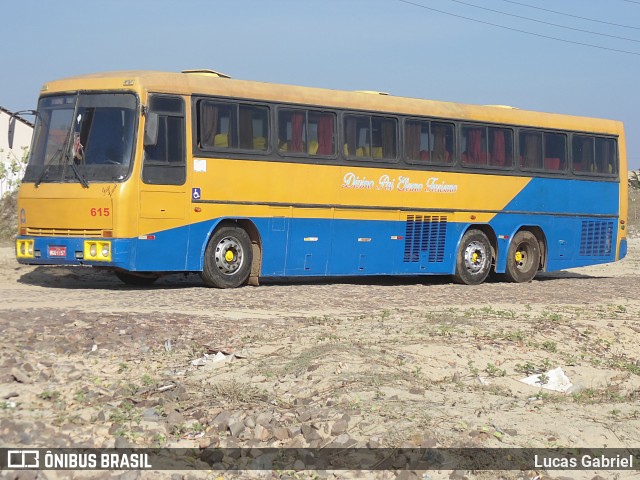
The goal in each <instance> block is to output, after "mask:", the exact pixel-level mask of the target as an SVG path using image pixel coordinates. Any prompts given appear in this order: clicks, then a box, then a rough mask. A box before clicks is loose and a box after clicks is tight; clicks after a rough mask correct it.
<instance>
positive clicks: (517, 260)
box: [516, 252, 522, 262]
mask: <svg viewBox="0 0 640 480" xmlns="http://www.w3.org/2000/svg"><path fill="white" fill-rule="evenodd" d="M521 261H522V252H516V262H521Z"/></svg>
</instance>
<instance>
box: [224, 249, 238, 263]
mask: <svg viewBox="0 0 640 480" xmlns="http://www.w3.org/2000/svg"><path fill="white" fill-rule="evenodd" d="M234 257H235V255H234V254H233V252H232V251H231V250H227V253H225V254H224V259H225V260H226V261H227V262H232V261H233V258H234Z"/></svg>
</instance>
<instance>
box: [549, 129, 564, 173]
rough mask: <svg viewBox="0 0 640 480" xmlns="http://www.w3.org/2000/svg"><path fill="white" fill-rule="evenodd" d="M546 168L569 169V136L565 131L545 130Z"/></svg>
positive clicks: (555, 169) (554, 169) (553, 169)
mask: <svg viewBox="0 0 640 480" xmlns="http://www.w3.org/2000/svg"><path fill="white" fill-rule="evenodd" d="M544 169H545V170H549V171H565V170H566V169H567V136H566V135H565V134H564V133H549V132H544Z"/></svg>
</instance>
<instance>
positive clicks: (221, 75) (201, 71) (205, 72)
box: [182, 68, 231, 78]
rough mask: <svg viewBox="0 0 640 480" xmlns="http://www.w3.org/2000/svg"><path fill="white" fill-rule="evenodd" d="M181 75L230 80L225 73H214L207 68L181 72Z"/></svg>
mask: <svg viewBox="0 0 640 480" xmlns="http://www.w3.org/2000/svg"><path fill="white" fill-rule="evenodd" d="M182 73H189V74H192V75H206V76H210V77H219V78H231V77H230V76H229V75H227V74H226V73H221V72H216V71H215V70H209V69H207V68H196V69H193V70H182Z"/></svg>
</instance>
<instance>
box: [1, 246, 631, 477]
mask: <svg viewBox="0 0 640 480" xmlns="http://www.w3.org/2000/svg"><path fill="white" fill-rule="evenodd" d="M639 267H640V239H639V238H638V237H635V238H633V239H631V241H630V248H629V256H628V258H627V259H625V260H624V261H622V262H619V263H616V264H610V265H601V266H595V267H589V268H581V269H575V270H572V271H564V272H559V273H553V274H541V275H539V276H538V278H536V280H534V281H533V282H532V283H530V284H508V283H498V282H494V283H485V284H483V285H479V286H462V285H455V284H452V283H450V279H449V278H447V277H429V278H426V279H417V280H416V279H396V280H385V279H379V278H376V279H364V280H362V279H360V280H353V281H351V280H345V279H342V280H339V281H338V283H326V282H300V281H296V282H290V283H279V284H269V285H263V286H260V287H245V288H241V289H236V290H216V289H208V288H205V287H204V286H203V285H202V283H201V281H200V279H199V277H198V276H195V275H190V276H187V277H185V276H180V275H175V276H167V277H165V278H163V279H161V280H160V281H159V282H158V283H157V284H156V285H154V286H153V287H150V288H132V287H127V286H125V285H123V284H121V283H120V282H119V281H118V280H117V279H116V278H115V277H114V276H112V275H111V274H110V273H107V272H101V271H96V270H93V269H90V268H61V267H29V266H20V265H18V264H17V262H16V261H15V259H14V252H13V248H12V247H0V299H1V301H0V325H1V328H2V337H1V340H0V438H1V440H0V446H12V447H23V448H25V447H42V448H53V447H67V446H84V447H114V446H116V447H127V446H145V447H155V446H171V447H181V446H185V447H194V446H195V447H200V448H204V447H207V446H213V447H215V446H220V447H229V446H231V447H235V446H275V447H281V446H285V447H307V446H311V447H323V446H335V447H348V446H388V447H399V446H405V447H406V446H410V447H495V448H507V447H635V448H637V447H640V343H639V342H638V338H640V295H639V294H640V276H639V275H638V273H637V272H638V268H639ZM218 352H221V353H218ZM216 353H218V355H217V358H218V359H219V360H220V361H217V360H216V357H215V354H216ZM557 367H561V368H562V370H563V372H564V373H565V374H566V376H567V377H568V378H569V380H570V382H571V384H572V385H573V386H572V387H571V389H570V390H569V391H567V392H557V391H553V390H548V389H545V388H542V387H541V386H529V385H526V384H524V383H522V382H521V381H520V380H522V379H523V378H525V377H527V376H529V375H532V374H536V373H545V372H548V371H550V370H552V369H555V368H557ZM550 380H551V379H550V378H548V376H547V375H544V376H543V378H542V382H543V383H544V382H545V381H547V385H546V386H549V381H550ZM635 474H637V471H636V472H635V473H634V474H632V472H622V471H620V472H613V471H609V472H607V471H595V470H591V471H564V472H563V471H542V470H541V471H531V472H515V471H513V472H496V471H494V472H463V471H441V472H438V471H428V472H422V471H418V472H402V473H399V472H392V471H381V472H357V471H316V472H294V471H290V472H287V471H284V472H283V471H269V472H255V471H254V472H248V471H245V472H198V471H192V472H181V473H169V472H162V473H160V474H153V475H151V474H150V473H144V474H139V473H138V472H127V473H124V474H123V473H122V472H111V473H104V472H103V473H99V474H98V473H95V472H94V473H93V474H88V473H87V472H57V473H56V472H50V471H49V472H40V473H37V474H36V473H35V472H23V473H22V474H21V475H22V476H19V475H18V476H17V474H16V472H4V473H0V478H36V477H37V478H47V479H51V478H71V477H72V478H103V476H106V478H127V479H129V478H156V477H160V478H172V479H179V478H183V476H184V478H216V479H217V478H224V479H226V478H236V477H245V476H246V477H247V478H256V477H260V478H312V477H313V478H381V479H386V478H396V475H400V478H420V479H439V478H450V479H464V478H468V479H469V480H472V479H491V478H504V479H517V478H527V479H534V478H538V479H542V478H554V479H583V478H584V479H627V478H635V477H634V475H635Z"/></svg>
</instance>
